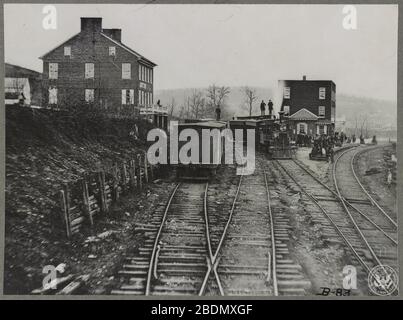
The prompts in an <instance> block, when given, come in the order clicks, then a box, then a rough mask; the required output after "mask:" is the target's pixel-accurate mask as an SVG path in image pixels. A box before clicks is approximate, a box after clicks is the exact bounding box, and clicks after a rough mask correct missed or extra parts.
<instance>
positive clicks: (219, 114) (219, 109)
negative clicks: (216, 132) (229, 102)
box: [215, 107, 221, 121]
mask: <svg viewBox="0 0 403 320" xmlns="http://www.w3.org/2000/svg"><path fill="white" fill-rule="evenodd" d="M215 114H216V120H217V121H218V120H220V119H221V108H220V107H217V108H216V109H215Z"/></svg>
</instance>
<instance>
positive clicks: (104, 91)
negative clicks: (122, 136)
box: [41, 18, 156, 114]
mask: <svg viewBox="0 0 403 320" xmlns="http://www.w3.org/2000/svg"><path fill="white" fill-rule="evenodd" d="M121 36H122V31H121V29H103V28H102V18H81V31H80V32H79V33H78V34H76V35H74V36H73V37H71V38H70V39H68V40H66V41H64V42H63V43H62V44H60V45H59V46H57V47H56V48H54V49H52V50H51V51H49V52H48V53H46V54H44V55H43V56H42V57H41V59H42V60H43V81H42V92H43V95H42V104H43V105H44V106H50V107H57V108H64V107H66V106H70V105H80V104H82V103H88V104H93V105H96V106H99V107H100V108H104V109H105V110H111V111H112V110H113V111H122V112H126V111H127V112H128V113H135V114H138V113H139V111H140V108H144V109H146V108H147V107H151V106H152V105H153V100H154V97H153V94H154V90H153V80H154V74H153V69H154V67H155V66H156V64H155V63H154V62H152V61H150V60H149V59H147V58H145V57H144V56H142V55H140V54H139V53H137V52H136V51H134V50H132V49H130V48H129V47H128V46H126V45H125V44H123V43H122V41H121Z"/></svg>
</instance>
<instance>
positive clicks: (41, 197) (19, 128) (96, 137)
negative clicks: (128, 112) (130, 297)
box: [4, 107, 150, 294]
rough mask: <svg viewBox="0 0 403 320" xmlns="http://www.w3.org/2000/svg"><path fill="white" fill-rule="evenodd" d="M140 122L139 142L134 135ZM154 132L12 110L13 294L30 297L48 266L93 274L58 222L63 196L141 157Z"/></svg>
mask: <svg viewBox="0 0 403 320" xmlns="http://www.w3.org/2000/svg"><path fill="white" fill-rule="evenodd" d="M135 123H136V124H137V125H138V128H139V134H140V139H139V140H134V138H133V136H131V134H130V132H131V131H132V130H133V127H134V124H135ZM149 126H150V125H149V124H147V123H145V122H141V121H135V120H133V119H112V118H106V117H104V116H102V115H99V114H91V113H85V112H81V113H80V114H75V115H71V114H68V113H64V112H52V111H50V110H34V109H29V108H21V107H7V108H6V191H5V196H6V206H5V215H6V218H5V222H6V223H5V230H6V233H5V260H6V263H5V273H4V291H5V292H6V293H8V294H10V293H14V294H16V293H29V292H30V290H32V289H34V288H36V287H38V286H39V285H40V283H41V281H42V278H43V274H42V268H43V267H44V266H45V265H49V264H52V265H53V264H55V263H60V262H64V263H67V265H68V267H69V268H70V270H71V271H72V272H74V271H76V272H82V269H83V266H85V265H87V269H88V261H87V262H86V260H85V259H84V258H86V257H87V256H88V253H87V254H86V252H85V251H84V250H83V248H82V247H81V246H82V244H80V245H79V246H78V247H76V245H74V244H71V243H69V241H67V240H66V237H65V235H64V233H63V229H61V228H59V229H58V228H55V225H54V223H52V221H54V218H55V216H56V217H57V216H58V214H59V212H60V209H58V198H57V196H56V195H57V192H58V191H59V190H60V189H61V186H62V184H63V183H67V182H74V181H76V180H77V179H79V178H81V177H82V174H83V172H94V171H97V170H100V169H106V170H107V169H108V168H109V167H110V166H111V165H112V164H113V163H114V162H120V161H123V160H128V159H133V158H135V154H136V152H138V151H141V150H145V145H144V144H143V143H141V142H139V141H145V139H144V138H145V134H146V131H147V128H148V127H149ZM110 218H111V217H110ZM110 218H109V219H110ZM119 223H121V222H120V220H118V221H115V225H116V226H118V225H119ZM100 228H102V224H100ZM108 228H111V227H110V223H109V224H108ZM115 240H116V239H115ZM112 245H120V243H119V242H118V241H115V244H112ZM108 250H112V249H111V248H110V249H108ZM113 250H114V249H113ZM87 260H88V259H87ZM83 261H84V263H83ZM91 268H92V269H94V267H93V266H92V267H91ZM91 268H89V269H91ZM95 271H97V270H96V269H95Z"/></svg>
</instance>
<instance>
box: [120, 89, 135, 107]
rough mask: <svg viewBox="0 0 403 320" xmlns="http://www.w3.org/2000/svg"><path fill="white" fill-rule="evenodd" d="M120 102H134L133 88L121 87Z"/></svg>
mask: <svg viewBox="0 0 403 320" xmlns="http://www.w3.org/2000/svg"><path fill="white" fill-rule="evenodd" d="M122 104H134V89H122Z"/></svg>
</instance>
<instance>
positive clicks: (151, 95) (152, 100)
mask: <svg viewBox="0 0 403 320" xmlns="http://www.w3.org/2000/svg"><path fill="white" fill-rule="evenodd" d="M150 97H151V104H153V103H154V97H153V93H152V92H151V93H150Z"/></svg>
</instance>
